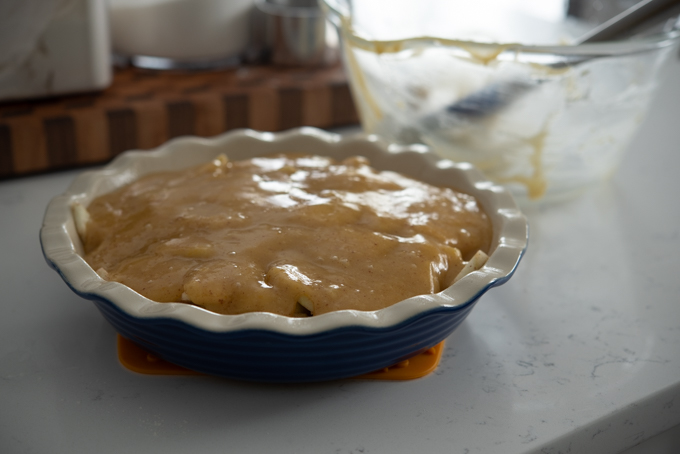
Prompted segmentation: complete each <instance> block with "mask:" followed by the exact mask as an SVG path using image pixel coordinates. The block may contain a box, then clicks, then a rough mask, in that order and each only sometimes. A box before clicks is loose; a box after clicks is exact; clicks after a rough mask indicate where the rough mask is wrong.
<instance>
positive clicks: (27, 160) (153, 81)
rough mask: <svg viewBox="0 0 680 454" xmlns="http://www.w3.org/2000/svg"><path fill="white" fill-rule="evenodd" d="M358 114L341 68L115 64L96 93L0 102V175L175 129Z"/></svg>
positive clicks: (62, 165) (80, 158)
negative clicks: (179, 68)
mask: <svg viewBox="0 0 680 454" xmlns="http://www.w3.org/2000/svg"><path fill="white" fill-rule="evenodd" d="M356 123H358V117H357V113H356V110H355V108H354V104H353V102H352V98H351V95H350V91H349V88H348V85H347V79H346V77H345V74H344V72H343V70H342V67H340V66H337V67H333V68H325V69H297V68H296V69H293V68H291V69H282V68H277V67H273V66H247V67H241V68H238V69H231V70H224V71H214V72H200V73H172V72H151V71H145V70H139V69H134V68H126V69H120V70H117V71H116V72H115V74H114V79H113V83H112V85H111V86H110V87H109V88H108V89H106V90H104V91H102V92H98V93H90V94H82V95H73V96H64V97H59V98H52V99H47V100H37V101H24V102H11V103H3V104H0V178H9V177H16V176H22V175H28V174H33V173H37V172H44V171H49V170H57V169H66V168H72V167H78V166H85V165H92V164H100V163H104V162H107V161H109V160H110V159H111V158H113V157H114V156H116V155H117V154H119V153H121V152H123V151H125V150H130V149H142V150H147V149H151V148H154V147H157V146H159V145H161V144H162V143H163V142H165V141H167V140H168V139H171V138H173V137H177V136H182V135H198V136H203V137H209V136H214V135H217V134H220V133H222V132H224V131H228V130H230V129H236V128H252V129H256V130H261V131H281V130H285V129H289V128H293V127H297V126H316V127H320V128H330V127H336V126H343V125H350V124H356Z"/></svg>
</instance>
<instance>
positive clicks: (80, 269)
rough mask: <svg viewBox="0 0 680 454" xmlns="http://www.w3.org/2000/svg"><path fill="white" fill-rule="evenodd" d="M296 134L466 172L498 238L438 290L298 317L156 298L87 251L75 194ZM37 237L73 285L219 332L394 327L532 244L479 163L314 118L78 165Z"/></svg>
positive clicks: (510, 263)
mask: <svg viewBox="0 0 680 454" xmlns="http://www.w3.org/2000/svg"><path fill="white" fill-rule="evenodd" d="M296 142H297V143H307V144H308V145H309V146H311V145H316V146H320V147H321V148H323V151H322V152H321V153H318V154H322V155H331V156H333V155H334V154H340V155H341V156H349V155H351V153H349V151H351V150H352V149H353V148H355V147H357V146H361V147H363V151H366V152H368V153H369V154H370V153H373V155H374V156H373V157H379V158H381V159H384V160H385V162H386V163H388V164H390V163H391V164H390V165H397V166H398V165H399V162H400V160H401V161H404V162H407V161H408V162H409V163H413V164H414V165H416V166H417V165H420V171H421V172H425V171H427V172H429V173H428V175H429V174H430V173H433V174H435V175H436V176H437V178H439V179H443V178H445V177H447V176H454V175H455V176H456V177H457V178H461V179H460V180H458V181H457V184H456V185H455V187H456V188H457V189H462V190H464V191H465V192H468V193H471V194H472V195H474V196H475V197H476V198H477V199H478V200H479V201H480V203H481V204H482V205H483V207H484V209H485V211H486V212H487V214H488V215H489V217H490V218H491V221H492V225H493V228H494V246H492V247H493V250H491V251H490V254H489V259H488V261H487V263H486V264H485V265H484V266H483V267H482V268H481V269H480V270H478V271H474V272H472V273H470V274H469V275H467V276H465V277H464V278H462V279H460V280H459V281H458V282H456V283H455V284H454V285H452V286H450V287H448V288H447V289H445V290H443V291H441V292H439V293H437V294H431V295H419V296H415V297H412V298H408V299H406V300H403V301H400V302H398V303H396V304H394V305H392V306H389V307H387V308H384V309H380V310H377V311H358V310H342V311H336V312H330V313H327V314H322V315H318V316H314V317H308V318H293V317H287V316H283V315H277V314H272V313H266V312H252V313H246V314H239V315H224V314H217V313H214V312H210V311H208V310H206V309H203V308H200V307H198V306H194V305H191V304H186V303H180V302H177V303H158V302H155V301H152V300H150V299H148V298H145V297H144V296H142V295H140V294H139V293H137V292H135V291H134V290H132V289H131V288H129V287H126V286H125V285H123V284H120V283H117V282H110V281H105V280H103V279H102V278H101V277H99V275H98V274H97V273H96V272H95V271H94V270H93V269H92V268H91V267H90V266H89V265H88V264H87V263H86V262H85V260H84V259H83V258H82V257H81V255H80V253H79V249H78V248H79V247H80V248H82V246H81V245H80V239H79V238H78V236H77V232H76V229H75V223H74V221H73V216H72V214H71V206H72V204H73V203H74V202H76V201H85V200H86V199H87V198H88V197H90V198H92V197H94V196H96V195H99V194H102V193H104V192H108V191H110V190H112V189H114V188H116V187H120V186H122V185H124V184H126V183H128V182H130V181H133V180H134V179H135V178H136V177H138V176H141V175H143V174H145V173H151V172H153V171H157V167H158V166H159V165H166V167H167V166H168V165H169V164H170V163H172V166H173V167H174V168H181V167H187V166H189V165H194V164H199V163H200V162H205V161H206V160H207V159H205V156H212V157H214V156H216V155H218V154H219V153H221V152H225V151H226V150H225V149H227V148H228V147H229V146H235V145H239V144H240V145H247V146H250V147H251V148H252V149H253V150H254V151H248V150H246V151H242V150H240V151H239V152H242V153H243V154H245V155H247V156H252V157H254V156H258V155H259V156H262V155H267V154H272V153H276V152H278V151H282V150H281V149H282V148H284V147H286V146H292V145H288V144H293V143H296ZM247 146H246V148H247ZM298 146H299V145H298ZM188 150H191V152H190V153H189V152H188ZM303 151H306V150H303ZM342 153H344V154H342ZM361 154H364V153H361ZM199 155H200V156H199ZM227 156H229V152H227ZM171 158H172V159H171ZM208 159H210V157H208ZM230 159H231V157H230ZM369 160H371V164H372V165H374V166H375V167H376V168H378V169H380V168H381V167H383V168H385V167H384V165H382V166H378V165H375V163H374V162H373V159H372V157H371V156H369ZM178 161H181V162H179V163H178ZM394 163H396V164H394ZM88 191H89V193H88ZM40 242H41V247H42V251H43V255H44V257H45V259H46V261H47V263H48V264H49V265H50V266H51V267H52V268H54V269H55V270H56V271H57V272H58V273H59V274H60V276H61V277H62V278H63V280H64V281H65V282H66V283H67V285H68V286H69V287H70V288H71V289H72V290H73V291H74V292H75V293H76V294H78V295H79V296H81V297H83V298H85V299H95V300H104V301H108V302H109V303H111V304H113V305H114V306H116V307H117V308H118V309H120V310H122V311H123V312H125V313H126V314H128V315H129V316H132V317H134V318H137V319H146V320H151V319H172V320H175V321H180V322H184V323H186V324H188V325H190V326H192V327H195V328H199V329H202V330H205V331H209V332H213V333H230V332H236V331H242V330H267V331H272V332H278V333H281V334H285V335H294V336H306V335H314V334H319V333H322V332H326V331H330V330H334V329H338V328H345V327H348V326H358V327H362V328H365V329H377V330H381V329H394V328H395V327H397V326H400V325H401V324H403V323H404V322H405V321H407V320H410V319H413V318H417V317H419V316H421V315H423V314H425V313H430V312H432V311H436V310H460V309H462V308H464V307H466V306H468V305H469V304H472V303H474V302H475V301H476V300H477V299H478V298H479V297H480V296H481V295H482V294H483V293H485V292H486V291H487V290H489V289H490V288H492V287H494V286H497V285H500V284H502V283H504V282H506V281H507V280H508V279H509V278H510V277H511V276H512V274H513V273H514V271H515V269H516V267H517V265H518V263H519V261H520V260H521V258H522V256H523V254H524V252H525V249H526V247H527V242H528V222H527V218H526V217H525V216H524V214H522V212H521V211H520V209H519V207H518V205H517V203H516V202H515V200H514V199H513V197H512V196H511V195H510V193H509V192H508V191H507V190H506V189H505V188H503V187H501V186H498V185H495V184H493V183H491V182H490V181H488V180H486V179H485V178H484V177H483V175H482V174H481V172H480V171H478V170H477V169H476V168H474V167H473V166H472V165H470V164H468V163H453V162H452V161H450V160H447V159H442V158H440V157H439V156H437V155H435V153H434V152H433V151H431V150H430V149H429V148H428V147H426V146H424V145H396V144H388V143H386V142H384V141H383V140H382V139H380V138H379V137H377V136H375V135H366V134H363V133H359V134H352V135H346V136H341V135H340V134H337V133H331V132H327V131H323V130H320V129H317V128H312V127H302V128H296V129H292V130H288V131H284V132H278V133H271V132H258V131H254V130H251V129H239V130H234V131H231V132H227V133H225V134H222V135H219V136H215V137H213V138H200V137H180V138H176V139H173V140H170V141H169V142H166V143H165V144H163V145H161V146H160V147H158V148H156V149H154V150H149V151H139V150H131V151H127V152H125V153H122V154H121V155H119V156H117V157H116V158H115V159H114V160H112V161H111V162H110V163H109V164H108V165H106V166H104V167H103V168H100V169H97V170H89V171H85V172H83V173H81V174H80V175H79V176H77V177H76V178H75V179H74V180H73V182H72V183H71V185H70V186H69V188H68V189H67V190H66V192H64V193H63V194H61V195H59V196H56V197H54V198H53V199H52V200H51V201H50V202H49V204H48V206H47V209H46V211H45V217H44V219H43V225H42V228H41V230H40Z"/></svg>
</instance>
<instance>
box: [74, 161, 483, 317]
mask: <svg viewBox="0 0 680 454" xmlns="http://www.w3.org/2000/svg"><path fill="white" fill-rule="evenodd" d="M81 210H82V208H81ZM76 211H77V210H76ZM87 212H89V220H87V222H86V223H85V222H81V223H80V224H81V229H80V233H81V236H82V238H83V243H84V249H85V259H86V260H87V262H88V263H89V264H90V265H91V266H92V267H93V268H94V269H95V270H97V272H98V273H99V274H100V276H102V277H103V278H105V279H108V280H112V281H117V282H120V283H123V284H125V285H127V286H129V287H131V288H132V289H134V290H135V291H137V292H139V293H141V294H142V295H144V296H146V297H148V298H150V299H152V300H155V301H159V302H171V301H184V302H187V303H193V304H196V305H198V306H201V307H204V308H206V309H208V310H211V311H214V312H218V313H222V314H240V313H244V312H253V311H265V312H273V313H276V314H281V315H287V316H296V315H318V314H323V313H326V312H330V311H336V310H341V309H358V310H368V311H371V310H376V309H381V308H384V307H387V306H389V305H392V304H394V303H396V302H398V301H401V300H403V299H405V298H408V297H411V296H415V295H419V294H427V293H436V292H438V291H440V290H442V289H444V288H446V287H448V286H449V285H450V284H451V283H452V282H453V280H454V278H455V277H456V275H457V274H458V273H459V272H460V271H461V269H462V268H463V266H464V265H465V262H466V261H469V260H470V259H471V258H472V256H473V255H474V254H475V253H476V252H477V251H479V250H482V251H484V252H488V248H489V245H490V242H491V224H490V221H489V219H488V217H487V216H486V214H485V213H484V212H483V211H482V209H481V208H480V206H479V205H478V204H477V202H476V200H475V199H474V198H473V197H471V196H469V195H467V194H462V193H459V192H456V191H454V190H452V189H449V188H438V187H434V186H432V185H428V184H426V183H423V182H419V181H416V180H413V179H411V178H408V177H406V176H403V175H400V174H397V173H394V172H386V171H384V172H378V171H376V170H374V169H373V168H371V167H370V166H369V163H368V161H367V160H366V159H364V158H361V157H354V158H349V159H347V160H345V161H342V162H339V163H338V162H335V161H333V160H332V159H330V158H326V157H320V156H303V155H294V154H291V155H276V156H270V157H261V158H253V159H250V160H245V161H235V162H230V161H228V160H227V159H226V158H225V157H224V156H221V157H218V158H217V159H215V160H214V161H212V162H209V163H206V164H203V165H200V166H198V167H194V168H191V169H188V170H183V171H179V172H166V173H158V174H152V175H147V176H144V177H142V178H141V179H139V180H138V181H136V182H134V183H132V184H130V185H128V186H125V187H123V188H120V189H118V190H116V191H114V192H112V193H109V194H105V195H103V196H100V197H98V198H97V199H95V200H94V201H92V203H91V204H90V205H89V207H88V208H87ZM81 218H82V217H81Z"/></svg>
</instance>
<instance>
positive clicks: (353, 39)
mask: <svg viewBox="0 0 680 454" xmlns="http://www.w3.org/2000/svg"><path fill="white" fill-rule="evenodd" d="M319 4H320V6H321V8H322V9H323V10H324V12H325V13H326V16H327V17H328V18H329V19H330V20H331V22H332V23H333V24H335V26H336V27H337V28H338V30H340V31H342V30H343V29H345V28H347V27H343V24H342V22H346V23H348V24H349V23H350V21H351V14H348V13H347V12H343V11H340V9H339V8H338V7H334V6H333V4H336V5H337V4H338V3H337V1H334V0H330V1H329V0H320V1H319ZM349 29H350V30H351V33H349V34H348V36H346V38H347V39H348V40H349V41H350V43H351V44H352V45H354V46H356V47H358V48H361V49H363V50H368V51H372V52H375V53H385V52H390V51H391V49H399V50H400V51H401V50H407V49H410V48H413V49H417V48H420V47H423V46H432V45H435V46H451V47H460V48H463V49H470V48H477V49H486V50H488V51H489V54H492V55H496V58H498V57H500V56H501V55H508V56H509V58H516V56H517V54H518V53H520V52H522V53H526V54H553V55H561V56H566V57H576V56H579V57H605V56H612V55H616V56H621V55H631V54H637V53H642V52H647V51H653V50H657V49H661V48H664V47H668V46H672V45H673V44H675V43H676V42H678V41H680V29H678V28H674V29H672V30H669V31H667V32H663V33H655V34H650V35H648V36H644V37H640V38H637V39H620V40H612V41H603V42H593V43H582V44H579V45H575V46H574V45H559V44H555V45H539V44H536V45H533V44H521V43H507V42H502V43H485V42H479V41H472V40H464V39H450V38H442V37H437V36H407V37H405V38H401V39H394V40H373V39H368V38H363V37H361V36H359V35H358V34H356V33H355V31H354V30H353V29H352V28H351V25H350V26H349Z"/></svg>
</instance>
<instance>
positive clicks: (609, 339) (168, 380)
mask: <svg viewBox="0 0 680 454" xmlns="http://www.w3.org/2000/svg"><path fill="white" fill-rule="evenodd" d="M662 84H663V88H662V90H661V92H660V93H659V95H658V96H657V98H656V100H655V103H654V105H653V108H652V110H651V112H650V114H649V115H648V117H647V120H646V121H645V123H644V125H643V126H642V130H641V132H640V134H639V136H638V137H637V139H636V140H635V141H634V142H633V144H632V145H631V147H630V149H629V152H628V154H627V155H626V157H625V159H624V162H623V163H622V167H621V168H620V170H619V172H618V173H617V174H616V175H615V176H613V177H612V178H611V179H610V180H608V181H605V182H603V183H602V184H600V185H598V186H597V187H594V188H592V189H591V190H589V191H588V192H586V193H585V194H583V195H582V196H580V197H578V198H577V199H574V200H571V201H568V202H565V203H562V204H560V205H555V206H550V207H545V208H540V209H538V208H531V209H528V210H527V214H528V217H529V219H530V223H531V238H530V244H529V248H528V251H527V254H526V256H525V258H524V259H523V261H522V263H521V264H520V267H519V268H518V270H517V272H516V274H515V276H514V277H513V278H512V279H511V280H510V281H509V282H508V283H507V284H506V285H504V286H502V287H499V288H496V289H493V290H492V291H490V292H489V293H488V294H487V295H485V296H484V297H483V298H482V300H481V301H480V302H479V303H478V304H477V306H476V307H475V309H474V310H473V311H472V313H471V314H470V316H469V317H468V319H467V320H466V321H465V322H464V323H463V324H462V325H461V327H460V328H458V330H457V331H455V332H454V333H453V335H451V336H450V337H449V338H448V340H447V341H446V348H445V351H444V356H443V358H442V361H441V364H440V366H439V368H438V369H437V371H436V372H435V373H433V374H431V375H430V376H428V377H425V378H422V379H418V380H413V381H405V382H389V381H367V380H342V381H335V382H329V383H319V384H311V385H309V384H308V385H262V384H250V383H243V382H236V381H229V380H223V379H217V378H212V377H203V376H148V375H139V374H136V373H133V372H130V371H128V370H126V369H124V368H123V367H122V366H121V365H120V364H119V362H118V359H117V355H116V337H115V332H114V331H113V329H112V328H111V327H110V326H109V325H108V324H107V323H106V322H105V321H104V319H103V318H102V317H101V316H100V314H99V313H98V311H97V309H96V308H95V307H94V305H93V304H91V303H90V302H88V301H85V300H82V299H80V298H78V297H77V296H76V295H75V294H73V293H72V292H71V291H70V290H69V289H68V287H67V286H66V284H64V282H63V281H62V280H61V279H60V278H59V276H58V275H57V273H55V272H54V271H53V270H51V269H50V268H49V267H48V266H47V264H46V263H45V261H44V259H43V257H42V254H41V251H40V245H39V242H38V230H39V228H40V225H41V222H42V216H43V213H44V209H45V207H46V205H47V203H48V201H49V200H50V199H51V198H52V197H53V196H55V195H57V194H59V193H61V192H63V191H64V190H65V189H66V187H67V186H68V185H69V184H70V182H71V180H72V179H73V177H74V176H75V175H76V174H77V173H78V172H76V171H69V172H63V173H57V174H50V175H43V176H36V177H29V178H23V179H17V180H11V181H5V182H0V208H1V209H2V214H0V289H1V290H2V293H1V296H0V452H2V453H4V454H14V453H52V454H57V453H69V454H73V453H94V452H97V453H100V454H104V453H119V452H144V453H145V454H151V453H163V454H172V453H186V452H196V453H199V452H200V453H210V452H220V453H222V452H234V453H236V452H238V453H267V452H276V453H307V452H308V453H338V454H340V453H343V454H350V453H352V454H359V453H366V454H368V453H390V454H391V453H416V452H424V453H460V454H466V453H468V454H472V453H485V454H493V453H502V454H520V453H522V454H525V453H542V454H558V453H569V452H571V453H580V454H584V453H585V454H587V453H598V454H607V453H618V452H620V451H622V450H624V449H627V448H629V447H631V446H634V445H636V444H638V443H640V442H642V441H643V440H645V439H647V438H650V437H652V436H654V435H656V434H658V433H660V432H662V431H664V430H666V429H668V428H671V427H673V426H676V425H678V424H680V200H679V197H680V196H679V194H680V63H679V62H678V61H677V59H676V60H674V62H673V63H672V65H671V66H669V67H668V68H667V70H666V71H665V72H664V75H663V80H662ZM678 449H680V448H678ZM678 452H680V451H678Z"/></svg>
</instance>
